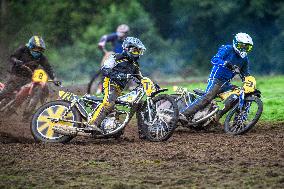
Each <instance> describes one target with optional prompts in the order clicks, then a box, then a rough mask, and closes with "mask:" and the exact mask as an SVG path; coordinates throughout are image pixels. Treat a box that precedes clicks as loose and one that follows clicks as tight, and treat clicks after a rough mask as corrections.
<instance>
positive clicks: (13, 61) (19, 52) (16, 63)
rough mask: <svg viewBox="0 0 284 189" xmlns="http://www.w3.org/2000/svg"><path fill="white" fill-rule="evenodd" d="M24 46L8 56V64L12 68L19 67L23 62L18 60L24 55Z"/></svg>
mask: <svg viewBox="0 0 284 189" xmlns="http://www.w3.org/2000/svg"><path fill="white" fill-rule="evenodd" d="M24 48H25V47H24V46H20V47H19V48H18V49H16V51H15V52H14V53H13V54H12V55H11V56H10V63H11V64H12V66H16V67H18V66H21V65H22V64H23V61H21V60H20V57H21V55H22V54H23V53H24Z"/></svg>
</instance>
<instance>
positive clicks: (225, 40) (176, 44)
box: [0, 0, 284, 80]
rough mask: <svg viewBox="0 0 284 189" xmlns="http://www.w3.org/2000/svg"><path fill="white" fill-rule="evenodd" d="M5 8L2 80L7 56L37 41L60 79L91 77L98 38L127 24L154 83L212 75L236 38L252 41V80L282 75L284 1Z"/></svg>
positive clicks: (100, 1) (79, 1) (11, 2)
mask: <svg viewBox="0 0 284 189" xmlns="http://www.w3.org/2000/svg"><path fill="white" fill-rule="evenodd" d="M0 6H1V13H0V16H1V18H0V28H1V30H0V67H1V71H0V72H1V76H2V77H3V76H4V75H5V73H6V70H7V68H8V67H9V65H8V64H9V63H8V57H9V55H10V54H11V53H12V52H13V51H14V50H15V48H17V47H18V46H19V44H25V43H27V41H28V39H29V38H30V37H31V36H32V35H35V34H38V35H41V36H42V37H43V38H44V40H45V41H46V43H47V48H48V50H47V51H46V55H47V56H48V58H49V60H50V62H51V64H52V65H53V66H54V68H55V72H56V74H57V76H58V77H59V78H62V79H66V80H78V79H86V78H89V76H90V75H91V74H92V73H93V72H94V71H95V70H97V69H99V62H100V60H101V58H102V53H101V52H100V51H99V50H98V48H97V43H98V41H99V39H100V37H101V36H102V35H104V34H108V33H112V32H114V31H115V30H116V27H117V25H119V24H122V23H125V24H128V25H129V26H130V28H131V31H130V34H129V35H130V36H135V37H138V38H140V39H141V40H142V42H143V43H144V44H145V46H146V48H147V51H146V52H145V54H144V55H143V57H142V58H141V67H142V71H143V72H144V73H146V74H148V75H152V76H153V77H163V76H169V75H170V76H172V77H176V76H181V77H194V76H199V75H204V76H205V75H208V74H209V70H210V67H211V65H210V59H211V57H212V56H213V55H214V54H215V53H216V52H217V50H218V47H219V46H220V45H222V44H231V43H232V39H233V36H234V34H236V33H238V32H246V33H248V34H250V35H251V36H252V38H253V41H254V49H253V51H252V53H251V54H250V61H251V69H252V72H253V73H255V74H283V73H284V61H283V60H284V31H283V28H284V3H283V1H281V0H273V1H271V0H131V1H130V0H120V1H113V0H92V1H91V0H1V5H0ZM108 48H109V50H111V47H110V46H109V47H108Z"/></svg>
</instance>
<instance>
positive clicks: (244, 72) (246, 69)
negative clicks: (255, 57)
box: [240, 57, 250, 81]
mask: <svg viewBox="0 0 284 189" xmlns="http://www.w3.org/2000/svg"><path fill="white" fill-rule="evenodd" d="M249 75H250V73H249V60H248V58H247V57H246V59H245V62H244V65H243V66H242V68H241V70H240V77H241V79H242V81H244V79H245V77H246V76H249Z"/></svg>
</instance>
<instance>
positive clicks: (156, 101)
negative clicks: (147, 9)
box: [31, 75, 178, 143]
mask: <svg viewBox="0 0 284 189" xmlns="http://www.w3.org/2000/svg"><path fill="white" fill-rule="evenodd" d="M128 78H131V79H133V80H134V81H135V82H136V83H137V86H136V88H134V89H133V90H131V91H130V92H129V93H127V94H124V95H122V96H119V97H118V98H117V100H116V102H115V107H114V109H113V111H112V112H111V113H109V114H108V115H107V116H106V117H105V119H104V120H103V121H102V123H101V125H100V126H99V127H97V129H96V130H95V131H90V130H85V129H84V128H85V127H87V126H90V123H89V121H90V120H91V118H92V116H93V114H94V112H95V111H96V110H97V108H99V105H100V104H101V103H102V101H103V99H102V98H98V97H96V96H90V95H89V94H85V95H84V96H82V97H79V96H78V95H76V94H73V93H71V92H68V91H67V92H65V91H59V97H60V99H59V100H56V101H51V102H48V103H46V104H44V105H43V106H41V107H40V108H39V109H38V110H37V111H36V113H35V114H34V116H33V118H32V122H31V132H32V134H33V136H34V139H35V140H36V141H41V142H53V143H66V142H68V141H70V140H71V139H73V138H74V137H76V136H87V137H93V138H118V137H120V136H121V135H122V134H123V131H124V128H125V127H126V126H127V125H128V123H129V121H130V120H131V118H132V117H133V115H134V114H135V113H138V112H142V114H143V115H145V116H144V119H143V120H141V119H138V122H139V123H140V124H139V125H140V126H143V127H142V128H140V129H141V132H142V133H143V134H144V135H145V136H146V138H147V139H148V140H150V141H165V140H167V139H168V138H170V136H171V135H172V134H173V132H174V129H175V126H176V123H177V118H178V109H177V104H176V103H175V102H174V99H173V98H172V97H170V96H169V95H166V94H160V93H161V92H164V91H166V90H167V89H161V88H159V87H157V85H155V84H154V83H153V82H152V81H151V80H150V79H149V78H147V77H143V78H142V79H141V80H138V79H136V77H135V75H128ZM143 97H144V98H143ZM139 115H140V113H139ZM137 117H139V116H137ZM139 118H141V117H139Z"/></svg>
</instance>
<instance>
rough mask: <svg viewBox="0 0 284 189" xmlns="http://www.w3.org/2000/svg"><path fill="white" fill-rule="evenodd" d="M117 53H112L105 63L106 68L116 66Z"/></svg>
mask: <svg viewBox="0 0 284 189" xmlns="http://www.w3.org/2000/svg"><path fill="white" fill-rule="evenodd" d="M115 56H116V54H114V53H113V54H111V55H110V56H109V57H108V58H107V59H106V60H105V61H104V63H103V67H104V68H113V67H115V66H116V64H117V63H116V58H115Z"/></svg>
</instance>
